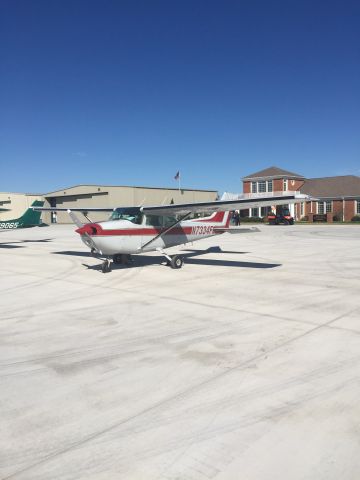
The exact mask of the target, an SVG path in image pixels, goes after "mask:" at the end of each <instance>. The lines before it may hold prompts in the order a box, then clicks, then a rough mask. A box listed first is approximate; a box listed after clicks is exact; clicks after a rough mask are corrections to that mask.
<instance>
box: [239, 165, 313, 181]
mask: <svg viewBox="0 0 360 480" xmlns="http://www.w3.org/2000/svg"><path fill="white" fill-rule="evenodd" d="M263 177H279V178H282V177H285V178H304V176H303V175H299V174H298V173H294V172H288V171H287V170H283V169H282V168H278V167H269V168H265V170H260V171H259V172H255V173H252V174H251V175H247V176H246V177H244V178H243V180H251V179H255V178H263Z"/></svg>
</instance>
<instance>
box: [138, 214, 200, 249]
mask: <svg viewBox="0 0 360 480" xmlns="http://www.w3.org/2000/svg"><path fill="white" fill-rule="evenodd" d="M191 213H192V212H188V213H186V214H185V215H183V216H182V217H180V218H179V220H177V221H176V222H175V223H173V224H172V225H170V227H168V228H167V229H165V230H164V231H163V232H160V233H159V234H158V235H156V236H155V237H154V238H152V239H151V240H149V241H148V242H146V243H144V245H141V247H140V248H139V250H142V249H143V248H145V247H147V246H148V245H150V244H151V243H153V242H155V240H157V239H158V238H160V237H162V236H163V235H165V234H166V233H168V232H170V230H172V229H173V228H174V227H176V225H179V223H180V222H182V221H183V220H185V219H186V218H188V217H189V215H191Z"/></svg>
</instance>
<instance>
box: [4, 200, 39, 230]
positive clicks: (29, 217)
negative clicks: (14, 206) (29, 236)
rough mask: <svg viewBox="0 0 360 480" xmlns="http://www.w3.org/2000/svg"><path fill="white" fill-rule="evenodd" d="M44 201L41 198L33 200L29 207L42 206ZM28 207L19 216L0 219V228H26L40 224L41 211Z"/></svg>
mask: <svg viewBox="0 0 360 480" xmlns="http://www.w3.org/2000/svg"><path fill="white" fill-rule="evenodd" d="M43 205H44V202H43V201H42V200H35V201H34V202H33V203H32V205H31V207H42V206H43ZM31 207H30V208H28V209H27V210H26V211H25V212H24V214H23V215H22V216H21V217H19V218H14V219H11V220H4V221H2V222H1V221H0V228H5V229H12V228H28V227H35V226H36V225H40V224H41V221H40V217H41V212H34V210H33V209H32V208H31Z"/></svg>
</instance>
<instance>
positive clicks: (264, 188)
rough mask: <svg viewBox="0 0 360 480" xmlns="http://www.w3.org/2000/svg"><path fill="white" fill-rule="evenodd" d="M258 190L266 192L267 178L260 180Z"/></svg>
mask: <svg viewBox="0 0 360 480" xmlns="http://www.w3.org/2000/svg"><path fill="white" fill-rule="evenodd" d="M258 192H259V193H265V192H266V182H265V180H263V181H261V182H258Z"/></svg>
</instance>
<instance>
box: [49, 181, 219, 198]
mask: <svg viewBox="0 0 360 480" xmlns="http://www.w3.org/2000/svg"><path fill="white" fill-rule="evenodd" d="M108 188H133V189H136V188H139V189H145V190H167V191H169V190H174V191H175V190H179V187H170V188H168V187H144V186H137V185H100V184H97V185H94V184H78V185H73V186H71V187H66V188H62V189H60V190H55V191H53V192H48V193H44V194H43V195H44V196H45V197H51V196H58V195H59V194H60V195H61V194H63V193H64V192H70V191H75V194H77V191H79V190H82V191H83V192H85V193H89V194H90V193H92V192H96V193H98V192H106V189H108ZM180 190H183V191H184V192H209V193H217V190H203V189H201V190H200V189H194V188H180Z"/></svg>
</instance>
